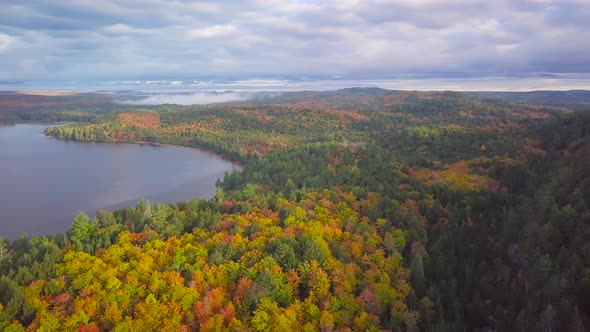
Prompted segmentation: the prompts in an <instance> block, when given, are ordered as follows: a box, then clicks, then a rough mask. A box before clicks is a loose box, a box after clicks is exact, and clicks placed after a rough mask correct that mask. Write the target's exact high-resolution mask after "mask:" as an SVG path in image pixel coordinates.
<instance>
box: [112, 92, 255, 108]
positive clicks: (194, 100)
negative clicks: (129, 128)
mask: <svg viewBox="0 0 590 332" xmlns="http://www.w3.org/2000/svg"><path fill="white" fill-rule="evenodd" d="M249 98H250V95H249V94H244V93H236V92H223V93H216V92H197V93H192V94H156V95H151V96H148V97H146V98H144V99H140V100H121V101H120V103H122V104H129V105H161V104H177V105H204V104H213V103H225V102H230V101H240V100H247V99H249Z"/></svg>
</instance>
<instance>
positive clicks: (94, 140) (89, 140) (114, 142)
mask: <svg viewBox="0 0 590 332" xmlns="http://www.w3.org/2000/svg"><path fill="white" fill-rule="evenodd" d="M43 135H44V136H45V137H48V138H54V139H59V140H64V141H73V142H86V143H93V142H94V143H112V144H140V145H151V146H174V147H181V148H187V149H194V150H198V151H201V152H204V153H208V154H212V155H215V156H217V157H220V158H222V159H223V160H226V161H229V162H231V163H232V164H234V165H235V166H239V167H240V168H241V167H243V166H244V164H245V163H244V162H243V161H241V160H238V159H235V158H231V157H230V156H228V155H226V154H223V153H219V152H216V151H212V150H209V149H206V148H204V147H199V146H190V145H182V144H172V143H158V142H146V141H129V140H124V141H121V140H107V139H76V138H62V137H58V136H53V135H47V134H46V133H45V132H43Z"/></svg>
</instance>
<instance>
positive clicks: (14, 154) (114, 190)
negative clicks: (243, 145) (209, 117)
mask: <svg viewBox="0 0 590 332" xmlns="http://www.w3.org/2000/svg"><path fill="white" fill-rule="evenodd" d="M46 127H47V125H39V124H19V125H15V126H5V127H3V126H0V236H1V237H6V238H9V239H15V238H17V237H18V236H20V235H21V234H22V233H25V232H26V233H27V234H29V235H33V234H41V235H45V234H56V233H63V232H65V231H66V230H67V229H68V228H69V227H70V226H71V224H72V221H73V220H74V216H75V215H76V213H77V212H78V211H85V212H86V213H88V214H89V215H93V214H94V213H95V212H96V210H97V209H115V208H119V207H124V206H130V205H135V204H136V203H137V201H138V200H139V199H140V198H145V199H146V200H148V201H150V202H172V201H178V200H183V199H187V200H188V199H192V198H193V197H204V198H209V197H212V196H213V195H214V194H215V181H216V180H217V178H222V177H223V174H224V172H225V171H232V170H234V169H238V166H235V165H233V164H232V163H230V162H229V161H226V160H224V159H222V158H221V157H219V156H217V155H215V154H211V153H208V152H203V151H199V150H196V149H190V148H184V147H175V146H153V145H140V144H125V143H91V142H74V141H64V140H59V139H55V138H48V137H45V136H44V135H43V131H44V130H45V128H46Z"/></svg>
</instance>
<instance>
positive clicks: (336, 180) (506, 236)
mask: <svg viewBox="0 0 590 332" xmlns="http://www.w3.org/2000/svg"><path fill="white" fill-rule="evenodd" d="M91 120H92V122H90V123H84V124H75V125H67V126H61V127H52V128H49V129H47V131H46V134H47V135H50V136H55V137H58V138H62V139H74V140H97V141H125V142H128V141H130V142H151V143H167V144H178V145H185V146H192V147H199V148H203V149H208V150H211V151H214V152H217V153H219V154H222V155H224V156H226V157H227V158H231V159H233V160H236V161H239V162H241V163H242V164H243V169H242V170H241V171H240V172H235V173H231V174H226V176H225V177H224V178H223V179H221V180H220V181H218V183H217V186H218V189H217V193H216V195H215V197H213V198H212V199H208V200H204V199H194V200H191V201H181V202H177V203H173V204H172V203H171V204H151V203H149V202H147V201H144V200H141V201H140V202H138V204H137V205H136V206H134V207H128V208H124V209H120V210H117V211H99V212H98V213H97V215H96V217H95V218H92V219H90V218H88V217H87V216H86V215H85V214H84V213H80V214H79V215H78V216H77V217H76V218H75V220H74V221H73V225H72V227H71V229H70V230H69V231H68V232H67V233H66V234H62V235H57V236H53V237H50V236H34V237H28V236H26V235H25V236H22V237H21V238H19V239H17V240H15V241H13V242H11V243H8V241H2V242H1V244H0V273H1V277H0V328H1V329H2V330H3V331H33V330H39V331H58V330H66V331H70V330H71V331H73V330H78V331H220V330H238V331H291V330H300V331H380V330H394V331H418V330H424V331H465V330H469V331H490V330H494V331H532V330H534V331H558V330H560V331H585V330H586V329H587V328H588V327H589V326H590V227H588V225H589V223H590V205H589V202H590V131H589V129H590V113H585V112H584V111H582V110H580V109H579V107H578V108H576V109H575V110H574V109H571V108H565V107H560V106H555V105H554V104H552V106H542V105H532V104H521V103H519V104H516V103H511V102H506V101H501V100H498V99H482V98H480V97H477V96H472V95H467V94H462V93H455V92H404V91H387V90H380V89H346V90H340V91H336V92H321V93H319V92H318V93H314V92H308V93H291V94H285V95H283V96H280V97H273V98H263V99H260V100H256V101H251V102H242V103H228V104H216V105H208V106H178V105H162V106H158V107H152V108H149V109H123V110H120V111H112V112H107V113H101V115H100V116H96V117H95V115H93V116H92V117H91Z"/></svg>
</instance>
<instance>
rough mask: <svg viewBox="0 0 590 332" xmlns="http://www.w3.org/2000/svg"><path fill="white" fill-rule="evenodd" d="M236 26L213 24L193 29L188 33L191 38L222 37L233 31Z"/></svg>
mask: <svg viewBox="0 0 590 332" xmlns="http://www.w3.org/2000/svg"><path fill="white" fill-rule="evenodd" d="M235 30H236V27H234V26H233V25H229V24H226V25H212V26H208V27H204V28H198V29H192V30H190V31H189V32H188V33H187V34H188V36H189V37H191V38H213V37H222V36H226V35H229V34H231V33H233V32H234V31H235Z"/></svg>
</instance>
